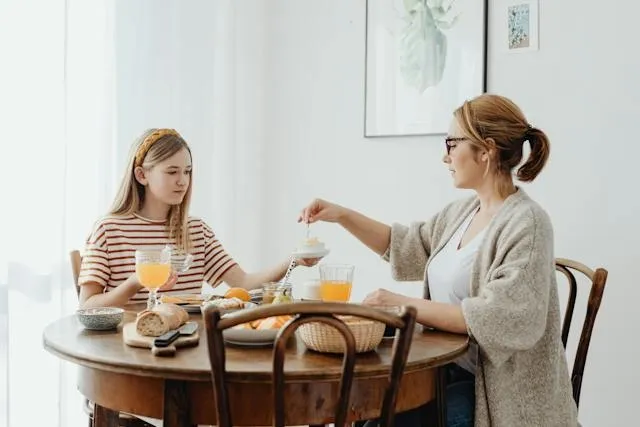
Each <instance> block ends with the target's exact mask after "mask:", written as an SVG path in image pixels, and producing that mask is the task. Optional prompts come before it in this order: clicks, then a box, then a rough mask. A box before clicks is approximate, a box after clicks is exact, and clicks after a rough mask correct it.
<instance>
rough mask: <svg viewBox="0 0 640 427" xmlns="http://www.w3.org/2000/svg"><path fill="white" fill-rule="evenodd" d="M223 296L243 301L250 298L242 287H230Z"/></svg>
mask: <svg viewBox="0 0 640 427" xmlns="http://www.w3.org/2000/svg"><path fill="white" fill-rule="evenodd" d="M224 297H225V298H238V299H239V300H242V301H244V302H248V301H250V300H251V295H249V292H247V290H246V289H243V288H231V289H229V290H228V291H227V292H226V293H225V294H224Z"/></svg>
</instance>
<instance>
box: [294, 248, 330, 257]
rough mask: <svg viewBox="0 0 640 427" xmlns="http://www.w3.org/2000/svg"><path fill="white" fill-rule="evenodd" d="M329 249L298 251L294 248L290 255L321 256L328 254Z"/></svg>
mask: <svg viewBox="0 0 640 427" xmlns="http://www.w3.org/2000/svg"><path fill="white" fill-rule="evenodd" d="M329 252H330V251H329V249H325V250H322V251H315V252H304V251H299V250H296V251H294V252H293V253H292V254H291V255H292V256H294V257H295V258H298V259H300V258H322V257H325V256H327V255H329Z"/></svg>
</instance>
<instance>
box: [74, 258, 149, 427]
mask: <svg viewBox="0 0 640 427" xmlns="http://www.w3.org/2000/svg"><path fill="white" fill-rule="evenodd" d="M69 258H70V259H71V274H72V275H73V284H74V286H75V289H76V295H77V296H78V298H79V297H80V285H78V278H79V277H80V267H81V266H82V255H81V254H80V251H78V250H73V251H71V252H70V253H69ZM84 411H85V413H86V414H87V416H88V417H89V427H93V413H94V412H93V402H91V401H90V400H89V399H85V400H84ZM118 422H119V425H120V427H153V426H152V425H151V424H149V423H146V422H144V421H143V420H141V419H139V418H136V417H134V416H133V415H129V414H125V413H123V412H121V413H120V414H119V416H118Z"/></svg>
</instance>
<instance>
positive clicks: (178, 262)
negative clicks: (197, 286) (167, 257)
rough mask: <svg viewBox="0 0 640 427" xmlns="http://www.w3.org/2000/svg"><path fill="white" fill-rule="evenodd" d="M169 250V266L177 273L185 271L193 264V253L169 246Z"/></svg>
mask: <svg viewBox="0 0 640 427" xmlns="http://www.w3.org/2000/svg"><path fill="white" fill-rule="evenodd" d="M169 248H170V250H171V267H172V268H173V271H175V272H176V273H177V274H180V273H184V272H186V271H187V270H188V269H189V268H190V267H191V264H193V255H191V254H190V253H188V252H186V251H184V250H182V249H176V248H174V247H171V246H169Z"/></svg>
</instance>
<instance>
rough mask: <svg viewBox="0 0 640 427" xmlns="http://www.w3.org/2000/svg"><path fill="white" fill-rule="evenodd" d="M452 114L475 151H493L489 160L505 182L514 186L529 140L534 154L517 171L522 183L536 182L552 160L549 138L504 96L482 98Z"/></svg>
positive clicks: (468, 102) (466, 104)
mask: <svg viewBox="0 0 640 427" xmlns="http://www.w3.org/2000/svg"><path fill="white" fill-rule="evenodd" d="M453 115H454V117H455V118H456V120H457V121H458V124H459V125H460V127H461V129H462V132H463V133H464V135H465V137H466V138H468V139H469V141H470V144H471V146H472V147H473V148H474V149H475V150H480V149H482V150H486V151H489V152H491V151H493V153H494V156H493V157H492V158H491V159H490V161H492V162H493V163H494V169H495V171H496V172H497V174H498V175H500V176H501V177H502V178H507V180H503V183H504V182H508V183H512V180H511V173H512V171H513V169H514V168H515V167H516V166H518V164H520V162H521V161H522V149H523V144H524V143H525V142H526V141H529V145H530V147H531V152H530V154H529V158H528V159H527V161H526V162H525V163H524V164H523V165H522V166H520V167H519V168H518V171H517V172H516V177H517V178H518V179H519V180H520V181H523V182H530V181H533V180H534V179H535V178H536V177H537V176H538V174H539V173H540V171H542V169H543V168H544V166H545V164H546V163H547V160H548V159H549V151H550V147H549V138H548V137H547V135H546V134H545V133H544V132H543V131H542V130H540V129H538V128H535V127H533V126H531V125H530V124H529V123H528V122H527V119H526V118H525V116H524V114H523V113H522V111H521V110H520V108H519V107H518V106H517V105H516V104H515V103H514V102H513V101H511V100H510V99H508V98H505V97H504V96H499V95H492V94H483V95H480V96H478V97H476V98H474V99H472V100H470V101H466V102H465V103H464V104H462V105H461V106H460V107H459V108H458V109H457V110H456V111H455V112H454V113H453Z"/></svg>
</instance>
